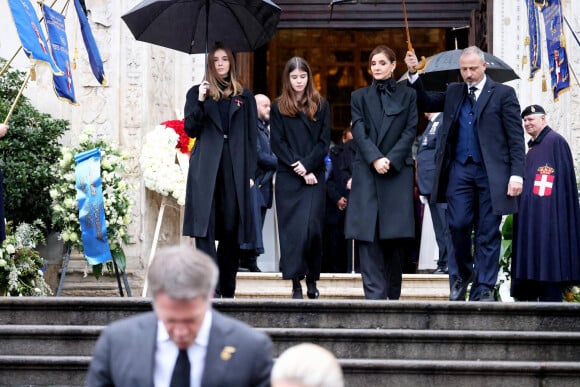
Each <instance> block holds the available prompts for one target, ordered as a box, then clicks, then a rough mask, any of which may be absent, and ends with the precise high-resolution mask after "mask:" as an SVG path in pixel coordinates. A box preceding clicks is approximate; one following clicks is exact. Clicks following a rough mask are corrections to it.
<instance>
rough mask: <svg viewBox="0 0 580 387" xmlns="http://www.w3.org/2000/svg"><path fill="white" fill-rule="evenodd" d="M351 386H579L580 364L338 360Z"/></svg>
mask: <svg viewBox="0 0 580 387" xmlns="http://www.w3.org/2000/svg"><path fill="white" fill-rule="evenodd" d="M339 361H340V364H341V366H342V369H343V373H344V375H345V385H347V386H349V387H368V386H429V387H465V386H477V387H503V386H505V387H530V386H542V387H577V386H578V381H579V380H580V363H578V362H503V361H436V360H368V359H352V360H339Z"/></svg>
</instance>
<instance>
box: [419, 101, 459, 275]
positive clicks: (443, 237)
mask: <svg viewBox="0 0 580 387" xmlns="http://www.w3.org/2000/svg"><path fill="white" fill-rule="evenodd" d="M425 117H427V119H428V120H429V123H428V124H427V128H426V129H425V132H423V135H422V136H421V137H420V138H419V145H418V147H417V158H416V160H417V188H418V189H419V193H420V194H421V195H422V196H424V197H425V199H426V200H427V202H428V203H429V211H430V213H431V222H432V223H433V231H434V232H435V239H436V240H437V247H438V248H439V259H438V260H437V269H436V270H435V271H434V272H433V274H448V272H449V270H448V269H447V261H448V260H449V256H450V255H451V254H453V242H452V241H451V234H450V232H449V225H448V224H447V205H446V204H445V203H435V202H431V200H430V199H431V189H432V188H433V175H434V174H435V151H436V149H437V133H438V132H439V129H440V127H441V123H442V122H443V115H442V114H441V113H439V112H437V113H432V112H427V113H425Z"/></svg>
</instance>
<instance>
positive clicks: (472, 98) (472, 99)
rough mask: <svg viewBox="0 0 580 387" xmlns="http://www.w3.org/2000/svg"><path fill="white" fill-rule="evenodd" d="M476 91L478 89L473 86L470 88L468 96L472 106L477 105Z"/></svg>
mask: <svg viewBox="0 0 580 387" xmlns="http://www.w3.org/2000/svg"><path fill="white" fill-rule="evenodd" d="M475 90H477V87H475V86H471V87H470V88H469V94H468V95H467V96H468V97H469V102H471V106H473V105H475V101H476V98H475Z"/></svg>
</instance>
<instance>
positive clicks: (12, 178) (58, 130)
mask: <svg viewBox="0 0 580 387" xmlns="http://www.w3.org/2000/svg"><path fill="white" fill-rule="evenodd" d="M4 63H5V60H3V59H1V58H0V66H4ZM24 79H25V73H23V72H21V71H18V70H14V69H10V70H9V71H7V72H6V73H5V74H4V75H3V76H2V77H0V122H3V121H4V119H5V117H6V116H7V115H8V112H9V110H10V107H11V105H12V103H13V101H14V100H15V98H16V96H17V94H18V90H19V89H20V87H21V85H22V83H23V82H24ZM8 124H9V125H10V129H9V130H8V133H7V134H6V136H5V137H4V138H2V139H0V170H2V173H3V175H4V207H5V210H6V218H7V219H8V220H13V221H14V222H15V223H21V222H25V223H33V222H34V221H35V220H36V219H40V220H42V221H43V222H44V224H46V225H50V224H51V211H50V204H51V198H50V195H49V192H48V187H49V186H50V185H51V184H52V182H53V181H54V176H53V171H52V169H51V166H52V165H54V164H55V163H57V162H58V159H59V156H60V143H59V139H60V137H61V136H62V135H63V133H64V132H65V131H66V130H67V129H68V126H69V123H68V121H66V120H57V119H53V118H52V117H51V116H50V115H49V114H45V113H41V112H39V111H38V110H36V109H35V108H34V107H33V106H32V105H31V104H30V101H29V100H28V99H27V98H26V97H24V96H21V97H20V100H19V102H18V104H17V105H16V108H15V110H14V113H13V114H12V116H11V118H10V120H9V122H8ZM49 231H50V230H49Z"/></svg>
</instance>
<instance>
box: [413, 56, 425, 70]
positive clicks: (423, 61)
mask: <svg viewBox="0 0 580 387" xmlns="http://www.w3.org/2000/svg"><path fill="white" fill-rule="evenodd" d="M426 65H427V61H426V60H425V57H424V56H422V57H421V61H420V62H419V64H418V65H417V66H415V70H423V69H424V68H425V66H426Z"/></svg>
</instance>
